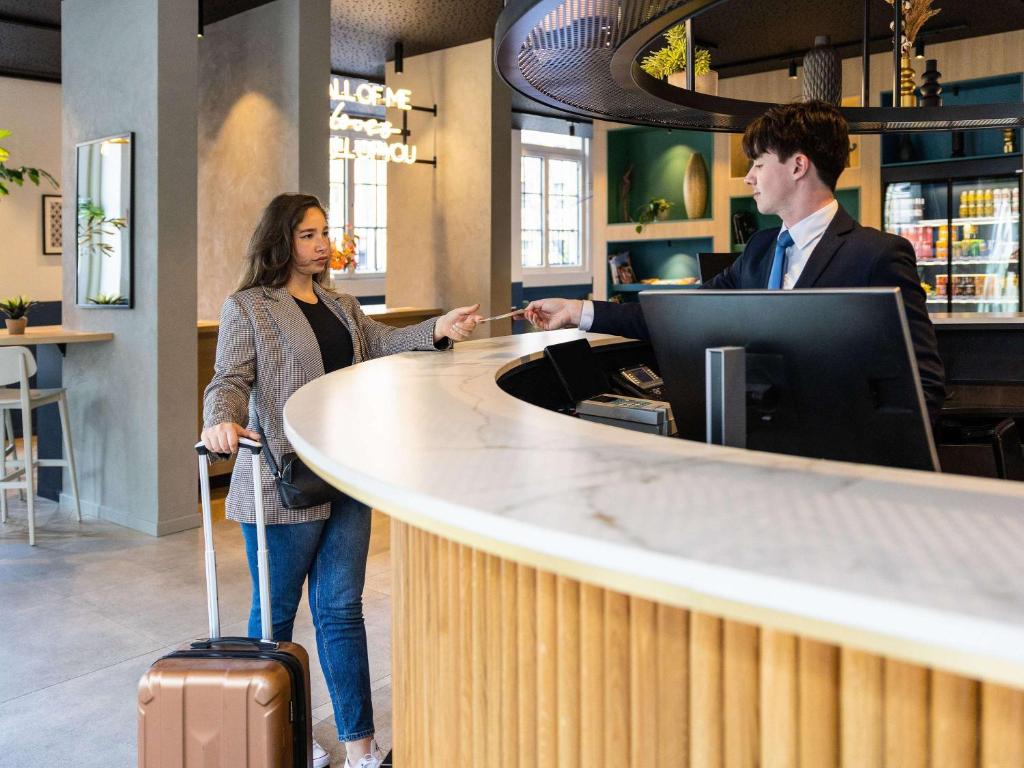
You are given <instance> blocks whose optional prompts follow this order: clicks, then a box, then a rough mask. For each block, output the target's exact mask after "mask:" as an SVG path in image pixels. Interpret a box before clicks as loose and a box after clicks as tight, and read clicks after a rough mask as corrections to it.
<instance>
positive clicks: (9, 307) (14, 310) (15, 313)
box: [0, 296, 39, 336]
mask: <svg viewBox="0 0 1024 768" xmlns="http://www.w3.org/2000/svg"><path fill="white" fill-rule="evenodd" d="M38 303H39V302H38V301H32V300H31V299H29V297H28V296H13V297H11V298H9V299H7V300H6V301H0V311H2V312H4V313H5V314H6V315H7V332H8V333H9V334H11V335H12V336H15V335H18V334H23V333H25V326H26V325H27V324H28V313H29V310H31V309H32V307H34V306H36V304H38Z"/></svg>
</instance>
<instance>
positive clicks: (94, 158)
mask: <svg viewBox="0 0 1024 768" xmlns="http://www.w3.org/2000/svg"><path fill="white" fill-rule="evenodd" d="M133 145H134V134H131V133H125V134H122V135H120V136H108V137H107V138H104V139H97V140H96V141H87V142H84V143H82V144H78V145H76V162H77V168H78V172H77V179H76V184H75V197H76V227H75V235H76V237H75V242H76V243H77V261H78V288H77V291H76V300H75V303H76V304H77V305H78V306H80V307H90V308H93V309H96V308H105V309H131V307H132V306H133V297H132V232H133V229H134V227H133V225H132V203H133V200H132V196H133V193H134V178H133V166H134V162H133V160H134V153H133V151H132V148H133Z"/></svg>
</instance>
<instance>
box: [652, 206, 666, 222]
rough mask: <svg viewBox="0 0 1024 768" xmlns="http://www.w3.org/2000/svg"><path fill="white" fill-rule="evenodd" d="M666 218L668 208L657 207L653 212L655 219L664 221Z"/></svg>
mask: <svg viewBox="0 0 1024 768" xmlns="http://www.w3.org/2000/svg"><path fill="white" fill-rule="evenodd" d="M667 218H668V208H659V209H658V210H657V211H656V212H655V214H654V219H655V221H664V220H665V219H667Z"/></svg>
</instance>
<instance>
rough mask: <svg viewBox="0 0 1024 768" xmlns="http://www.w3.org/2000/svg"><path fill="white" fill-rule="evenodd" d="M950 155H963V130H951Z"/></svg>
mask: <svg viewBox="0 0 1024 768" xmlns="http://www.w3.org/2000/svg"><path fill="white" fill-rule="evenodd" d="M949 156H950V157H963V156H964V132H963V131H953V133H952V134H951V136H950V149H949Z"/></svg>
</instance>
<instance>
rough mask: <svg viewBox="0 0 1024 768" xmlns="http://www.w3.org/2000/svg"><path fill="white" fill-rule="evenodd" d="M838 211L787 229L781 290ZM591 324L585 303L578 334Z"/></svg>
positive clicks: (824, 211)
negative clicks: (789, 243)
mask: <svg viewBox="0 0 1024 768" xmlns="http://www.w3.org/2000/svg"><path fill="white" fill-rule="evenodd" d="M838 211H839V201H838V200H836V199H835V198H833V199H832V202H830V203H829V204H828V205H826V206H825V207H823V208H819V209H818V210H817V211H815V212H814V213H812V214H811V215H810V216H807V217H805V218H803V219H801V220H800V221H798V222H797V223H796V224H794V225H793V226H792V227H789V228H788V229H789V234H790V237H792V238H793V244H792V245H791V246H789V248H787V249H786V274H785V275H783V276H782V287H783V289H785V290H789V289H790V288H792V287H793V286H794V285H796V283H797V280H799V279H800V275H801V274H803V271H804V267H806V266H807V260H808V259H810V258H811V254H812V253H814V249H815V248H816V247H817V246H818V243H820V242H821V238H822V236H823V235H824V234H825V230H826V229H828V225H829V224H831V223H832V219H833V218H835V215H836V213H837V212H838ZM786 229H787V227H786V226H785V225H783V227H782V229H780V230H779V233H780V234H781V233H782V232H785V231H786ZM593 324H594V302H592V301H584V302H583V310H582V311H581V312H580V325H579V328H580V330H581V331H589V330H590V326H592V325H593Z"/></svg>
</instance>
